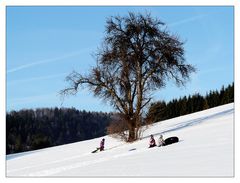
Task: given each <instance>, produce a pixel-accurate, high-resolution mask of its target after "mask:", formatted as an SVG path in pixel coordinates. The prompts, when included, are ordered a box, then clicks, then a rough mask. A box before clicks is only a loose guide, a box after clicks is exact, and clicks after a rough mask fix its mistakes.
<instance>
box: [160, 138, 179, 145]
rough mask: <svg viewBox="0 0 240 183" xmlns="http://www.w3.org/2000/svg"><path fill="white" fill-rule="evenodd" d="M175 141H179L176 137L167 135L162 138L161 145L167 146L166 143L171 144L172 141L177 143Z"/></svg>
mask: <svg viewBox="0 0 240 183" xmlns="http://www.w3.org/2000/svg"><path fill="white" fill-rule="evenodd" d="M177 142H179V139H178V137H169V138H167V139H165V140H164V144H163V146H167V145H170V144H173V143H177Z"/></svg>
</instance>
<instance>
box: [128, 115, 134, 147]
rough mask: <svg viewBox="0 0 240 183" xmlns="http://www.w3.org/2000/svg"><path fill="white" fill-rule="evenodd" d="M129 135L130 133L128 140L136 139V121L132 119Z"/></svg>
mask: <svg viewBox="0 0 240 183" xmlns="http://www.w3.org/2000/svg"><path fill="white" fill-rule="evenodd" d="M128 124H129V135H128V142H132V141H135V140H136V131H135V128H136V121H135V120H133V119H131V120H129V123H128Z"/></svg>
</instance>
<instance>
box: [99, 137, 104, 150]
mask: <svg viewBox="0 0 240 183" xmlns="http://www.w3.org/2000/svg"><path fill="white" fill-rule="evenodd" d="M104 142H105V139H102V140H101V142H100V148H99V149H100V151H103V150H104Z"/></svg>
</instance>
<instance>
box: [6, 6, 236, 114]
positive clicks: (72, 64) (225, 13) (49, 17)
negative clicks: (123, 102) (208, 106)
mask: <svg viewBox="0 0 240 183" xmlns="http://www.w3.org/2000/svg"><path fill="white" fill-rule="evenodd" d="M129 11H131V12H150V13H151V14H152V16H153V17H158V18H159V19H160V20H162V21H163V22H165V23H166V25H167V27H168V29H169V31H170V32H172V33H174V34H178V35H179V37H180V38H181V40H183V41H184V42H185V45H184V47H185V58H186V61H187V62H188V63H190V64H192V65H194V66H195V67H197V69H198V71H197V73H195V74H192V77H191V80H190V81H189V82H188V83H187V84H186V86H185V87H182V88H178V87H176V86H175V85H174V84H173V83H172V82H169V83H168V85H167V86H166V87H165V88H162V89H160V90H159V91H157V92H155V93H154V95H153V96H154V98H153V101H157V100H166V101H169V100H171V99H173V98H179V97H181V96H185V95H189V94H194V93H197V92H198V93H200V94H202V95H205V94H206V92H208V91H210V90H215V89H220V88H221V87H222V86H223V85H224V86H227V85H228V84H231V83H232V82H233V81H234V53H233V49H234V41H233V40H234V35H233V29H234V23H233V19H234V9H233V7H231V6H209V7H207V6H187V7H185V6H172V7H168V6H162V7H161V6H145V7H144V6H142V7H134V6H122V7H116V6H115V7H114V6H108V7H105V6H99V7H89V6H85V7H84V6H82V7H81V6H73V7H71V6H68V7H64V6H62V7H60V6H51V7H44V6H43V7H41V6H35V7H34V6H32V7H31V6H29V7H21V6H19V7H14V6H12V7H11V6H9V7H7V14H6V20H7V25H6V28H7V45H6V46H7V61H6V67H7V68H6V74H7V83H6V87H7V111H10V110H19V109H23V108H37V107H75V108H77V109H80V110H83V109H85V110H89V111H112V110H113V108H112V107H111V106H109V105H108V103H106V102H104V101H102V100H101V99H99V98H95V97H93V95H92V94H91V93H89V91H88V90H83V91H80V92H79V93H78V94H77V96H71V97H68V98H65V100H64V102H63V103H62V101H61V100H60V96H59V95H58V92H59V91H60V90H61V89H63V88H64V87H65V86H67V83H66V82H65V77H66V76H67V75H68V74H69V73H71V71H73V70H76V71H79V72H81V73H87V72H88V71H89V70H90V69H91V67H92V66H94V65H95V59H94V57H93V56H92V54H93V53H94V52H95V51H96V50H97V48H98V47H100V46H101V42H102V40H103V37H104V29H105V22H106V18H107V17H109V16H112V15H123V16H124V15H126V14H127V12H129Z"/></svg>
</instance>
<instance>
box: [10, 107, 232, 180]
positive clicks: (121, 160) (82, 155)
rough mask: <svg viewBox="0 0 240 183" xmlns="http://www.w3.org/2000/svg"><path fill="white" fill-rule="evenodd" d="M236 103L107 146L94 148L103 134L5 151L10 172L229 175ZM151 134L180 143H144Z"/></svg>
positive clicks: (161, 124)
mask: <svg viewBox="0 0 240 183" xmlns="http://www.w3.org/2000/svg"><path fill="white" fill-rule="evenodd" d="M233 133H234V104H227V105H223V106H220V107H216V108H212V109H209V110H205V111H201V112H197V113H194V114H190V115H186V116H181V117H177V118H174V119H170V120H166V121H162V122H159V123H155V124H154V125H152V126H151V127H149V128H148V129H147V130H145V131H144V133H143V138H142V139H141V140H139V141H137V142H134V143H131V144H126V143H125V142H122V141H120V140H117V139H114V138H112V137H109V136H105V137H104V138H105V140H106V141H105V148H106V151H104V152H100V153H95V154H92V153H91V151H92V150H94V149H95V148H96V147H97V146H98V145H99V142H100V140H101V138H96V139H92V140H88V141H82V142H78V143H73V144H68V145H62V146H56V147H52V148H46V149H42V150H38V151H31V152H27V153H19V154H13V155H9V156H7V161H6V166H7V176H8V177H28V176H33V177H41V176H46V177H66V176H74V177H78V176H80V177H83V176H84V177H94V176H97V177H112V176H115V177H116V176H117V177H120V176H124V177H126V176H128V177H129V176H134V177H150V176H156V177H201V176H203V177H232V176H234V138H233V135H234V134H233ZM150 134H153V135H154V136H155V139H156V140H157V138H158V137H159V134H163V137H164V138H167V137H170V136H178V137H179V139H180V142H179V143H176V144H172V145H169V146H165V147H154V148H151V149H148V148H147V147H148V142H149V135H150Z"/></svg>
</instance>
